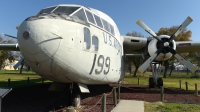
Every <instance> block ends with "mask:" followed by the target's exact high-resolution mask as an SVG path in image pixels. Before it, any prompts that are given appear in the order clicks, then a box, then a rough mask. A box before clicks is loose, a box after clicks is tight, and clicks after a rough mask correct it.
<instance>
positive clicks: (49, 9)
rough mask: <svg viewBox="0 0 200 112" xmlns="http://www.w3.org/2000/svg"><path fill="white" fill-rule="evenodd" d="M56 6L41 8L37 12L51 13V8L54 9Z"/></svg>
mask: <svg viewBox="0 0 200 112" xmlns="http://www.w3.org/2000/svg"><path fill="white" fill-rule="evenodd" d="M55 8H56V7H50V8H46V9H42V10H41V11H40V12H39V14H43V13H51V11H52V10H54V9H55Z"/></svg>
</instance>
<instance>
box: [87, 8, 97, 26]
mask: <svg viewBox="0 0 200 112" xmlns="http://www.w3.org/2000/svg"><path fill="white" fill-rule="evenodd" d="M85 12H86V14H87V17H88V21H89V22H91V23H93V24H95V22H94V18H93V16H92V13H90V12H89V11H87V10H85Z"/></svg>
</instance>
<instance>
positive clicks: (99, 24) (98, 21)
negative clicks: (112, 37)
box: [94, 15, 103, 28]
mask: <svg viewBox="0 0 200 112" xmlns="http://www.w3.org/2000/svg"><path fill="white" fill-rule="evenodd" d="M94 18H95V20H96V23H97V25H98V26H99V27H101V28H103V25H102V22H101V19H100V17H98V16H96V15H94Z"/></svg>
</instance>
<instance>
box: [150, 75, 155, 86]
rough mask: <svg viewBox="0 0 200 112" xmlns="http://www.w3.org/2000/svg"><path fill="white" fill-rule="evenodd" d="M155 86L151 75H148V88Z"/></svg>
mask: <svg viewBox="0 0 200 112" xmlns="http://www.w3.org/2000/svg"><path fill="white" fill-rule="evenodd" d="M154 86H155V82H154V79H153V77H149V88H154Z"/></svg>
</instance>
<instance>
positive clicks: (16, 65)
mask: <svg viewBox="0 0 200 112" xmlns="http://www.w3.org/2000/svg"><path fill="white" fill-rule="evenodd" d="M23 61H24V58H22V59H20V60H19V61H18V62H17V63H16V64H15V65H14V66H13V67H14V69H17V68H18V67H19V65H21V64H22V62H23Z"/></svg>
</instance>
